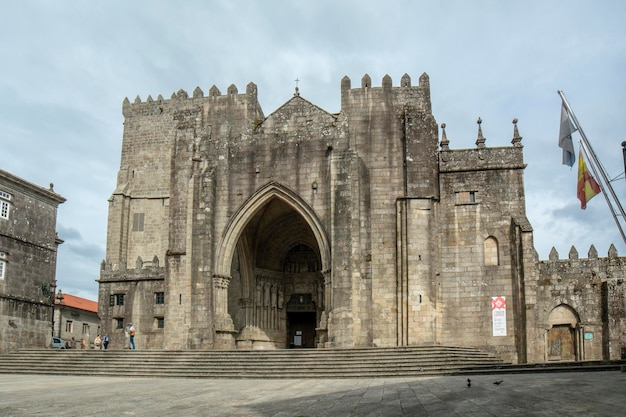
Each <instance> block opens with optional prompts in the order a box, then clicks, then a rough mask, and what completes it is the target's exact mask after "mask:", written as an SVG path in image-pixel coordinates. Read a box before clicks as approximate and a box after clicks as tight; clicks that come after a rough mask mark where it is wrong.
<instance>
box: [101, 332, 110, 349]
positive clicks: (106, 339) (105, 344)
mask: <svg viewBox="0 0 626 417" xmlns="http://www.w3.org/2000/svg"><path fill="white" fill-rule="evenodd" d="M108 347H109V335H108V334H105V335H104V337H103V338H102V349H104V350H106V349H107V348H108Z"/></svg>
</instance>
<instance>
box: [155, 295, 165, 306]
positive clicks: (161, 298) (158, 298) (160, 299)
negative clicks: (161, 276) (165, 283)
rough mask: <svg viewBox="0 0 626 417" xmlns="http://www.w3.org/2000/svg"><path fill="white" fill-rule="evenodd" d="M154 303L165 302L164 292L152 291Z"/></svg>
mask: <svg viewBox="0 0 626 417" xmlns="http://www.w3.org/2000/svg"><path fill="white" fill-rule="evenodd" d="M154 303H155V304H165V293H163V292H155V293H154Z"/></svg>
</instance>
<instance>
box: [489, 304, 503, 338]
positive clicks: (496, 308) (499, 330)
mask: <svg viewBox="0 0 626 417" xmlns="http://www.w3.org/2000/svg"><path fill="white" fill-rule="evenodd" d="M491 318H492V321H493V335H494V336H506V298H505V297H504V296H498V297H491Z"/></svg>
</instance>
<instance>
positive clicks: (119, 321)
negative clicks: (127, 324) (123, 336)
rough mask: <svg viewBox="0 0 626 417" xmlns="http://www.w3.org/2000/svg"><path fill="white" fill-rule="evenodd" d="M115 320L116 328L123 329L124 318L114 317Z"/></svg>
mask: <svg viewBox="0 0 626 417" xmlns="http://www.w3.org/2000/svg"><path fill="white" fill-rule="evenodd" d="M113 320H115V328H116V329H123V328H124V319H119V318H117V319H113Z"/></svg>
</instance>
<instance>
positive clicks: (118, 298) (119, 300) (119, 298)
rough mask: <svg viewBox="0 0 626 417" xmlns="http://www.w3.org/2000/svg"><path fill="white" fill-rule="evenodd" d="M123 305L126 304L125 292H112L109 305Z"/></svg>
mask: <svg viewBox="0 0 626 417" xmlns="http://www.w3.org/2000/svg"><path fill="white" fill-rule="evenodd" d="M114 305H118V306H123V305H124V294H111V295H110V296H109V306H114Z"/></svg>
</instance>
